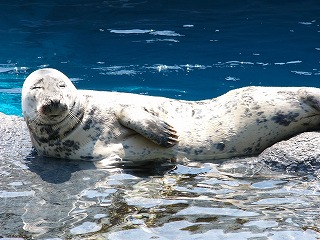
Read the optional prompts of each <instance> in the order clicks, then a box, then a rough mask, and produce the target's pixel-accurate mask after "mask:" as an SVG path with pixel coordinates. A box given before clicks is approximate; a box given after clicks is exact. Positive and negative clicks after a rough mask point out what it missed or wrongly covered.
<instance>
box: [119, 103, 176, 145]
mask: <svg viewBox="0 0 320 240" xmlns="http://www.w3.org/2000/svg"><path fill="white" fill-rule="evenodd" d="M118 120H119V122H120V123H121V124H122V125H123V126H125V127H127V128H130V129H132V130H134V131H136V132H137V133H139V134H141V135H142V136H144V137H146V138H147V139H149V140H151V141H152V142H154V143H156V144H158V145H160V146H162V147H172V146H174V145H175V144H177V143H178V135H177V132H176V131H175V129H174V128H173V127H172V126H170V125H169V124H168V123H166V122H165V121H163V120H161V119H160V118H158V117H156V116H154V115H152V114H151V113H149V112H147V111H146V110H145V109H143V108H138V107H126V108H123V109H122V110H121V112H120V113H119V116H118Z"/></svg>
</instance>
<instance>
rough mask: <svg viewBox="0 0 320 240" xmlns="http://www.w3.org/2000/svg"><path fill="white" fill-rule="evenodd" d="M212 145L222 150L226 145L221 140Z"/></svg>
mask: <svg viewBox="0 0 320 240" xmlns="http://www.w3.org/2000/svg"><path fill="white" fill-rule="evenodd" d="M214 145H215V147H216V149H218V150H219V151H223V150H224V148H225V146H226V145H225V144H224V143H223V142H219V143H216V144H214Z"/></svg>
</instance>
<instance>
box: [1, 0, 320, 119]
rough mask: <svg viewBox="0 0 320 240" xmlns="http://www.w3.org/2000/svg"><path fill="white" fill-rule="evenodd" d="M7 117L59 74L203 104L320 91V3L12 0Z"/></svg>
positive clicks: (92, 85)
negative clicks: (30, 84) (35, 77)
mask: <svg viewBox="0 0 320 240" xmlns="http://www.w3.org/2000/svg"><path fill="white" fill-rule="evenodd" d="M0 7H1V10H0V11H1V15H0V19H1V22H2V23H3V24H1V26H0V32H1V38H0V46H1V47H0V111H1V112H4V113H6V114H14V115H21V107H20V91H21V86H22V83H23V81H24V79H25V77H26V76H27V75H28V74H30V73H31V72H32V71H34V70H35V69H38V68H41V67H53V68H57V69H59V70H61V71H62V72H64V73H65V74H66V75H67V76H69V77H70V78H72V79H73V80H74V82H75V84H76V86H77V87H78V88H82V89H95V90H111V91H125V92H134V93H141V94H150V95H160V96H165V97H172V98H179V99H187V100H196V99H204V98H212V97H216V96H219V95H221V94H223V93H225V92H227V91H229V90H230V89H233V88H238V87H242V86H248V85H264V86H314V87H319V86H320V68H319V61H320V27H319V24H320V22H319V21H320V20H319V14H318V13H319V9H320V3H319V2H318V1H316V0H315V1H311V0H307V1H303V2H301V1H290V3H289V2H288V3H287V2H286V3H283V2H278V1H271V2H270V1H268V2H266V1H262V0H255V1H222V0H221V1H200V2H194V1H138V0H136V1H129V0H126V1H115V0H114V1H71V2H68V1H28V3H25V2H21V1H16V2H13V1H2V2H1V3H0Z"/></svg>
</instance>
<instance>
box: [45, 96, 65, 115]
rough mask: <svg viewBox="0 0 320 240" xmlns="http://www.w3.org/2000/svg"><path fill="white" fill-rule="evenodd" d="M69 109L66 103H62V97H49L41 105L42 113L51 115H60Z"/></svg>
mask: <svg viewBox="0 0 320 240" xmlns="http://www.w3.org/2000/svg"><path fill="white" fill-rule="evenodd" d="M67 110H68V107H67V105H66V104H65V103H62V102H61V101H60V99H48V100H47V101H46V102H45V103H44V104H43V105H42V106H41V107H40V111H39V112H40V114H43V115H46V116H49V117H58V116H60V115H61V114H63V113H64V112H65V111H67Z"/></svg>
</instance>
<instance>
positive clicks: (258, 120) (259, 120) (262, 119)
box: [256, 117, 268, 124]
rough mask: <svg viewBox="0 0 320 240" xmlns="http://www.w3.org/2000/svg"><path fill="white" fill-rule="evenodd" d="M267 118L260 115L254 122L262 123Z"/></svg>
mask: <svg viewBox="0 0 320 240" xmlns="http://www.w3.org/2000/svg"><path fill="white" fill-rule="evenodd" d="M267 121H268V120H267V119H266V118H265V117H261V118H257V119H256V123H258V124H259V123H264V122H267Z"/></svg>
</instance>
